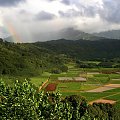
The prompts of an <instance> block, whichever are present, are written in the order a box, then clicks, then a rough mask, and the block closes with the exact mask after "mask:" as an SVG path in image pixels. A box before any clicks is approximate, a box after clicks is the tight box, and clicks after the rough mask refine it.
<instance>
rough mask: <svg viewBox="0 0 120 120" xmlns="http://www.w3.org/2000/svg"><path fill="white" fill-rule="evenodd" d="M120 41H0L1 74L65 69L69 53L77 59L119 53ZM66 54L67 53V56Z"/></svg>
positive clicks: (29, 73)
mask: <svg viewBox="0 0 120 120" xmlns="http://www.w3.org/2000/svg"><path fill="white" fill-rule="evenodd" d="M119 47H120V41H117V40H115V41H114V40H109V41H107V40H102V41H84V40H76V41H72V40H65V39H61V40H53V41H47V42H36V43H21V44H20V43H10V42H3V40H2V39H1V41H0V68H1V69H0V74H2V75H4V74H10V75H11V74H12V75H30V76H33V75H38V74H41V73H42V72H43V71H48V72H60V71H64V70H67V68H66V67H65V66H64V63H65V62H66V60H67V59H68V58H67V57H70V58H71V59H79V60H98V59H105V58H106V59H112V58H119V57H120V48H119ZM66 56H67V57H66Z"/></svg>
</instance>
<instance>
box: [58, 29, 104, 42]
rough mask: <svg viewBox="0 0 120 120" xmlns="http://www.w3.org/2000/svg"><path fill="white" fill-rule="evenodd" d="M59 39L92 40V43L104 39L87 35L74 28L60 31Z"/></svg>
mask: <svg viewBox="0 0 120 120" xmlns="http://www.w3.org/2000/svg"><path fill="white" fill-rule="evenodd" d="M59 38H64V39H67V40H80V39H83V40H90V41H94V40H100V39H103V37H97V36H95V35H92V34H89V33H85V32H83V31H80V30H76V29H74V28H67V29H63V30H61V31H59Z"/></svg>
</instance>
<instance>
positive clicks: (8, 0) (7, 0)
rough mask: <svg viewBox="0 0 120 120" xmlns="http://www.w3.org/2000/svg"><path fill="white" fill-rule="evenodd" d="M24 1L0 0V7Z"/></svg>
mask: <svg viewBox="0 0 120 120" xmlns="http://www.w3.org/2000/svg"><path fill="white" fill-rule="evenodd" d="M24 1H25V0H0V6H2V7H8V6H14V5H17V4H18V3H20V2H24Z"/></svg>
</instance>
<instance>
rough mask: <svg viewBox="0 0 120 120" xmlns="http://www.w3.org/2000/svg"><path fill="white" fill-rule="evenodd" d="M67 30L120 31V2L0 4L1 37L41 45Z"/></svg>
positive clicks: (3, 0) (14, 0) (7, 0)
mask: <svg viewBox="0 0 120 120" xmlns="http://www.w3.org/2000/svg"><path fill="white" fill-rule="evenodd" d="M69 27H73V28H74V29H78V30H82V31H84V32H88V33H92V32H100V31H105V30H111V29H120V0H0V37H6V36H9V35H12V36H16V38H18V37H19V39H21V41H25V42H32V41H38V40H40V41H43V40H49V39H53V38H52V35H53V33H55V32H56V31H59V30H62V29H66V28H69Z"/></svg>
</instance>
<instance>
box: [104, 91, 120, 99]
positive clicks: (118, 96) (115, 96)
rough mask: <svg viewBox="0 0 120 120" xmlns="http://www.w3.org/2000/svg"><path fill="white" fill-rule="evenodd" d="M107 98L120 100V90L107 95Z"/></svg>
mask: <svg viewBox="0 0 120 120" xmlns="http://www.w3.org/2000/svg"><path fill="white" fill-rule="evenodd" d="M105 99H109V100H115V101H119V100H120V92H118V93H114V94H112V95H111V96H108V97H107V96H106V97H105Z"/></svg>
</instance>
